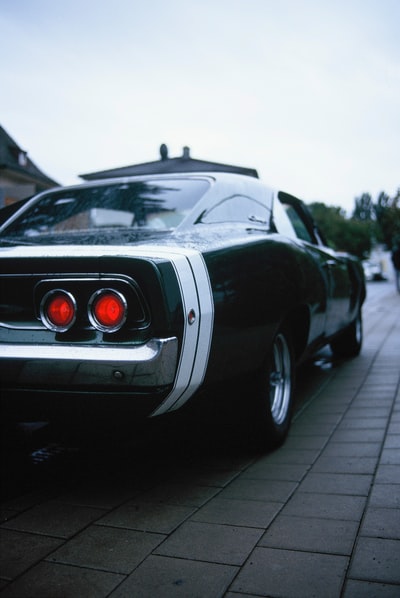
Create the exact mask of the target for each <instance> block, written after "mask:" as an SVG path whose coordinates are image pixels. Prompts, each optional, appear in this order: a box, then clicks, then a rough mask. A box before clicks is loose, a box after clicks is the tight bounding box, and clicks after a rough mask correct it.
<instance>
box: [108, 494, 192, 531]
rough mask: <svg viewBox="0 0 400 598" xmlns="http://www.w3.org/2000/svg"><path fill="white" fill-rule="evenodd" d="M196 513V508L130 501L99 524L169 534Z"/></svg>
mask: <svg viewBox="0 0 400 598" xmlns="http://www.w3.org/2000/svg"><path fill="white" fill-rule="evenodd" d="M194 512H195V508H194V507H186V506H183V505H169V504H166V503H151V502H138V501H129V502H127V503H126V504H124V505H122V506H121V507H118V508H117V509H114V510H113V511H111V512H110V513H108V514H107V515H105V516H104V517H102V518H101V519H99V520H98V521H97V524H98V525H110V526H112V527H122V528H126V529H136V530H141V531H147V532H158V533H160V534H169V533H171V532H172V531H173V530H174V529H175V528H176V527H178V525H179V524H181V523H182V522H183V521H185V519H187V518H188V517H189V516H190V515H191V514H192V513H194Z"/></svg>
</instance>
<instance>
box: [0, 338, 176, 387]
mask: <svg viewBox="0 0 400 598" xmlns="http://www.w3.org/2000/svg"><path fill="white" fill-rule="evenodd" d="M177 364H178V339H177V338H176V337H170V338H165V339H151V340H149V341H148V342H147V343H145V344H143V345H137V346H131V347H88V346H78V347H77V346H70V345H68V346H67V345H63V346H60V345H29V344H21V345H19V344H12V345H9V344H0V379H1V384H2V386H3V387H4V388H6V387H7V388H10V389H11V388H31V389H40V388H52V389H57V388H61V387H63V388H65V387H68V388H69V390H70V391H71V392H74V390H82V389H85V388H86V389H87V390H90V387H96V386H102V387H103V388H104V387H107V390H110V391H112V390H113V388H115V390H117V389H120V390H121V389H122V388H124V387H145V386H146V387H151V386H164V385H169V384H172V383H173V382H174V379H175V374H176V369H177Z"/></svg>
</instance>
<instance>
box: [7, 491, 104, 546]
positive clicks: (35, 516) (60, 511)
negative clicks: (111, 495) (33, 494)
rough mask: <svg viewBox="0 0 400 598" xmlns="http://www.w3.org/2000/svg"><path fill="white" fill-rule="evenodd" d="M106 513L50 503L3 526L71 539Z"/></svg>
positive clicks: (99, 510) (35, 507)
mask: <svg viewBox="0 0 400 598" xmlns="http://www.w3.org/2000/svg"><path fill="white" fill-rule="evenodd" d="M103 513H104V511H102V510H101V509H94V508H90V507H79V506H76V505H70V504H67V503H63V502H59V501H55V500H54V501H48V502H44V503H42V504H40V505H36V506H34V507H32V508H31V509H29V510H27V511H24V512H23V513H21V514H20V515H18V516H17V517H14V518H13V519H11V520H9V521H7V522H5V523H3V524H2V527H3V528H7V529H14V530H19V531H25V532H33V533H37V534H44V535H47V536H55V537H58V538H69V537H71V536H73V535H74V534H76V533H77V532H78V531H80V530H81V529H83V528H85V527H86V526H87V525H89V524H90V523H92V522H93V521H95V520H96V519H98V518H99V517H101V516H102V514H103Z"/></svg>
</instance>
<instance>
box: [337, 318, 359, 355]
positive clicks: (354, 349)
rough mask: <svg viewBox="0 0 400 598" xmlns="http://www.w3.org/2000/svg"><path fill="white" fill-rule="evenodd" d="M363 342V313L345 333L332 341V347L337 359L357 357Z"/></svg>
mask: <svg viewBox="0 0 400 598" xmlns="http://www.w3.org/2000/svg"><path fill="white" fill-rule="evenodd" d="M362 342H363V325H362V313H361V309H360V310H359V312H358V314H357V317H356V318H355V320H353V322H352V323H351V324H350V326H348V327H347V328H346V329H345V330H344V331H343V332H341V333H340V334H339V335H338V336H336V337H335V338H334V339H332V341H331V343H330V347H331V350H332V353H333V355H334V356H335V357H346V358H347V357H357V355H359V354H360V351H361V347H362Z"/></svg>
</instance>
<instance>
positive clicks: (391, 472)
mask: <svg viewBox="0 0 400 598" xmlns="http://www.w3.org/2000/svg"><path fill="white" fill-rule="evenodd" d="M399 480H400V465H379V467H378V471H377V473H376V478H375V482H376V483H377V484H398V483H399Z"/></svg>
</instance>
